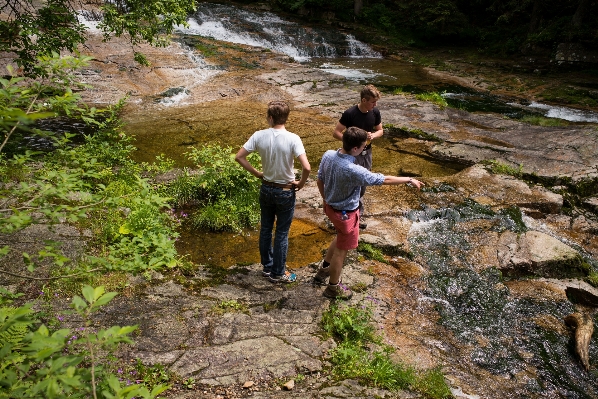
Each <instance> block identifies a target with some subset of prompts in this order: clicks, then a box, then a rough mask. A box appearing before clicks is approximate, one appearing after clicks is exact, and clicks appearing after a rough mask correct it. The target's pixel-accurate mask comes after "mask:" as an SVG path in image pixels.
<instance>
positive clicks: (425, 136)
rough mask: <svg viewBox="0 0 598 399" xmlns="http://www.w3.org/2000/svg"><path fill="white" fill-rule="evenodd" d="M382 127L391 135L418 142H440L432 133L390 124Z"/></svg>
mask: <svg viewBox="0 0 598 399" xmlns="http://www.w3.org/2000/svg"><path fill="white" fill-rule="evenodd" d="M383 127H384V130H386V132H387V133H388V134H391V135H397V136H405V137H413V138H416V139H420V140H428V141H436V142H439V143H440V142H442V139H441V138H439V137H438V136H436V135H434V134H432V133H426V132H424V131H423V130H421V129H410V128H407V127H401V126H394V125H392V124H385V125H384V126H383Z"/></svg>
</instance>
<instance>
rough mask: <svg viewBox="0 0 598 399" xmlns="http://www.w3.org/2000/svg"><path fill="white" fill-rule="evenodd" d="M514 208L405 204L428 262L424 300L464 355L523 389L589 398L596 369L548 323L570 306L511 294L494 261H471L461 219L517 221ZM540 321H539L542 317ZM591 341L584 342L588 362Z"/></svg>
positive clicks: (593, 356)
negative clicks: (490, 264)
mask: <svg viewBox="0 0 598 399" xmlns="http://www.w3.org/2000/svg"><path fill="white" fill-rule="evenodd" d="M513 214H514V213H513V212H512V211H511V212H505V213H502V214H498V213H494V212H492V211H491V210H490V209H489V208H486V207H484V206H481V205H479V204H476V203H474V202H468V203H464V204H462V205H460V206H457V207H455V208H453V209H444V210H433V209H424V210H422V211H412V212H411V213H410V214H409V215H408V217H409V218H410V219H411V220H413V221H414V224H413V227H412V230H411V232H410V236H411V237H410V239H409V241H410V246H411V248H412V251H413V253H414V254H415V255H416V257H417V258H418V259H419V261H420V262H421V263H424V264H426V265H427V267H428V268H429V269H430V272H431V273H430V275H429V276H428V277H427V283H428V288H427V291H426V292H424V293H423V294H424V296H425V298H426V300H428V301H431V302H434V303H435V304H436V308H437V310H438V312H439V314H440V316H441V319H440V323H441V324H442V325H444V326H445V327H446V328H448V329H450V330H451V331H452V332H453V334H454V335H455V336H456V337H457V338H458V339H459V340H460V341H462V342H464V343H466V344H467V345H468V346H467V347H468V348H470V349H469V361H470V362H472V363H473V364H476V365H477V366H479V367H481V368H483V369H485V370H487V371H489V372H490V373H492V374H494V375H500V376H504V377H506V378H509V379H517V378H519V377H518V376H520V375H524V374H525V375H528V376H529V375H532V376H533V378H529V379H528V381H527V383H524V384H522V385H523V387H522V388H521V390H522V391H520V392H518V394H521V395H524V396H522V397H536V398H555V397H556V398H596V397H598V379H597V378H596V375H595V371H590V372H585V371H584V370H583V368H582V367H581V366H580V364H579V362H578V360H577V359H576V357H575V355H574V353H573V350H572V348H571V345H572V343H571V338H570V336H569V335H568V334H563V333H560V332H558V331H555V330H554V329H551V328H549V327H547V325H550V323H546V322H545V321H546V320H557V321H562V320H563V318H564V317H565V316H567V315H569V314H571V313H573V312H574V311H575V309H574V306H573V304H572V303H571V302H569V301H558V300H540V299H530V298H516V297H514V296H512V295H511V292H510V290H509V288H508V287H507V286H506V285H505V284H504V282H503V278H502V274H501V272H500V271H499V270H497V269H495V268H486V269H484V270H482V271H477V270H479V267H480V265H476V264H471V262H472V261H471V258H470V257H468V253H471V251H473V249H472V247H471V245H472V244H471V243H470V242H469V241H468V238H467V237H466V236H465V235H466V233H467V228H463V227H460V228H459V224H460V223H463V222H472V221H476V220H482V219H483V220H493V221H495V222H496V224H495V227H496V229H497V230H498V231H505V230H511V231H517V229H520V228H521V225H520V223H519V222H518V221H517V220H515V219H517V217H516V216H515V217H514V216H513ZM543 321H544V322H543ZM597 362H598V345H596V343H595V342H594V343H592V344H591V345H590V363H591V364H596V363H597Z"/></svg>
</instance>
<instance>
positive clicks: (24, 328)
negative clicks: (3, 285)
mask: <svg viewBox="0 0 598 399" xmlns="http://www.w3.org/2000/svg"><path fill="white" fill-rule="evenodd" d="M24 316H26V314H24V313H23V309H22V308H14V307H11V306H5V307H1V308H0V348H2V347H4V346H5V345H7V344H8V345H10V346H11V347H12V348H13V349H19V348H20V347H21V344H22V342H23V338H24V337H25V335H27V333H28V332H29V330H30V327H31V321H30V320H29V318H28V317H24Z"/></svg>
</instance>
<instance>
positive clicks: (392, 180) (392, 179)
mask: <svg viewBox="0 0 598 399" xmlns="http://www.w3.org/2000/svg"><path fill="white" fill-rule="evenodd" d="M382 184H386V185H396V184H411V185H412V186H414V187H416V188H417V189H418V190H419V189H420V188H421V187H422V186H424V185H425V184H424V183H422V182H421V181H419V180H417V179H414V178H412V177H400V176H384V183H382Z"/></svg>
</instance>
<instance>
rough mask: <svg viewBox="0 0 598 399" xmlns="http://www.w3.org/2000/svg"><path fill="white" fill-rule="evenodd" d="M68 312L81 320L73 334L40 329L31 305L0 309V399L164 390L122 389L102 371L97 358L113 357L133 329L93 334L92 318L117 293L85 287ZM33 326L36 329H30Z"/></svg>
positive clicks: (160, 388) (146, 395) (144, 395)
mask: <svg viewBox="0 0 598 399" xmlns="http://www.w3.org/2000/svg"><path fill="white" fill-rule="evenodd" d="M81 293H82V296H83V297H80V296H75V297H74V298H73V300H72V303H71V307H72V308H73V313H74V314H76V315H77V317H78V318H80V319H81V320H82V321H83V325H84V327H80V328H78V329H77V330H71V329H59V330H56V331H51V330H50V329H49V328H48V327H46V326H45V325H39V321H38V320H37V318H36V315H35V313H34V312H33V311H32V309H31V305H29V304H28V305H24V306H21V307H19V308H11V307H7V306H6V304H5V303H4V304H3V305H2V306H1V307H0V332H3V333H4V334H2V335H0V346H1V347H2V350H1V351H0V398H17V397H18V398H36V399H38V398H65V397H68V398H89V397H93V398H106V399H108V398H110V399H111V398H131V397H141V398H155V397H156V396H157V395H159V394H160V393H161V392H163V391H165V390H166V389H168V387H167V386H165V385H162V384H155V385H154V386H153V388H152V390H151V392H150V391H149V390H148V388H147V387H146V386H144V385H143V384H129V385H126V386H122V385H121V382H120V381H119V379H118V377H117V376H116V375H114V374H112V373H110V372H109V371H108V370H107V369H106V368H104V367H102V354H104V356H105V354H106V353H112V352H114V351H115V350H116V348H117V346H118V345H119V344H121V343H131V342H132V341H131V340H130V339H129V338H128V335H129V334H130V333H131V332H133V331H134V330H135V329H136V327H131V326H125V327H119V326H112V327H110V328H108V329H100V330H96V329H95V328H94V327H93V322H92V320H91V315H92V313H94V312H96V311H98V310H99V309H100V308H101V307H102V306H103V305H106V304H107V303H108V302H110V301H111V300H112V299H113V298H114V296H115V295H116V293H114V292H108V293H105V292H104V288H103V287H97V288H92V287H90V286H84V287H83V289H82V290H81ZM34 326H38V327H37V328H36V329H35V330H34Z"/></svg>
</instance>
